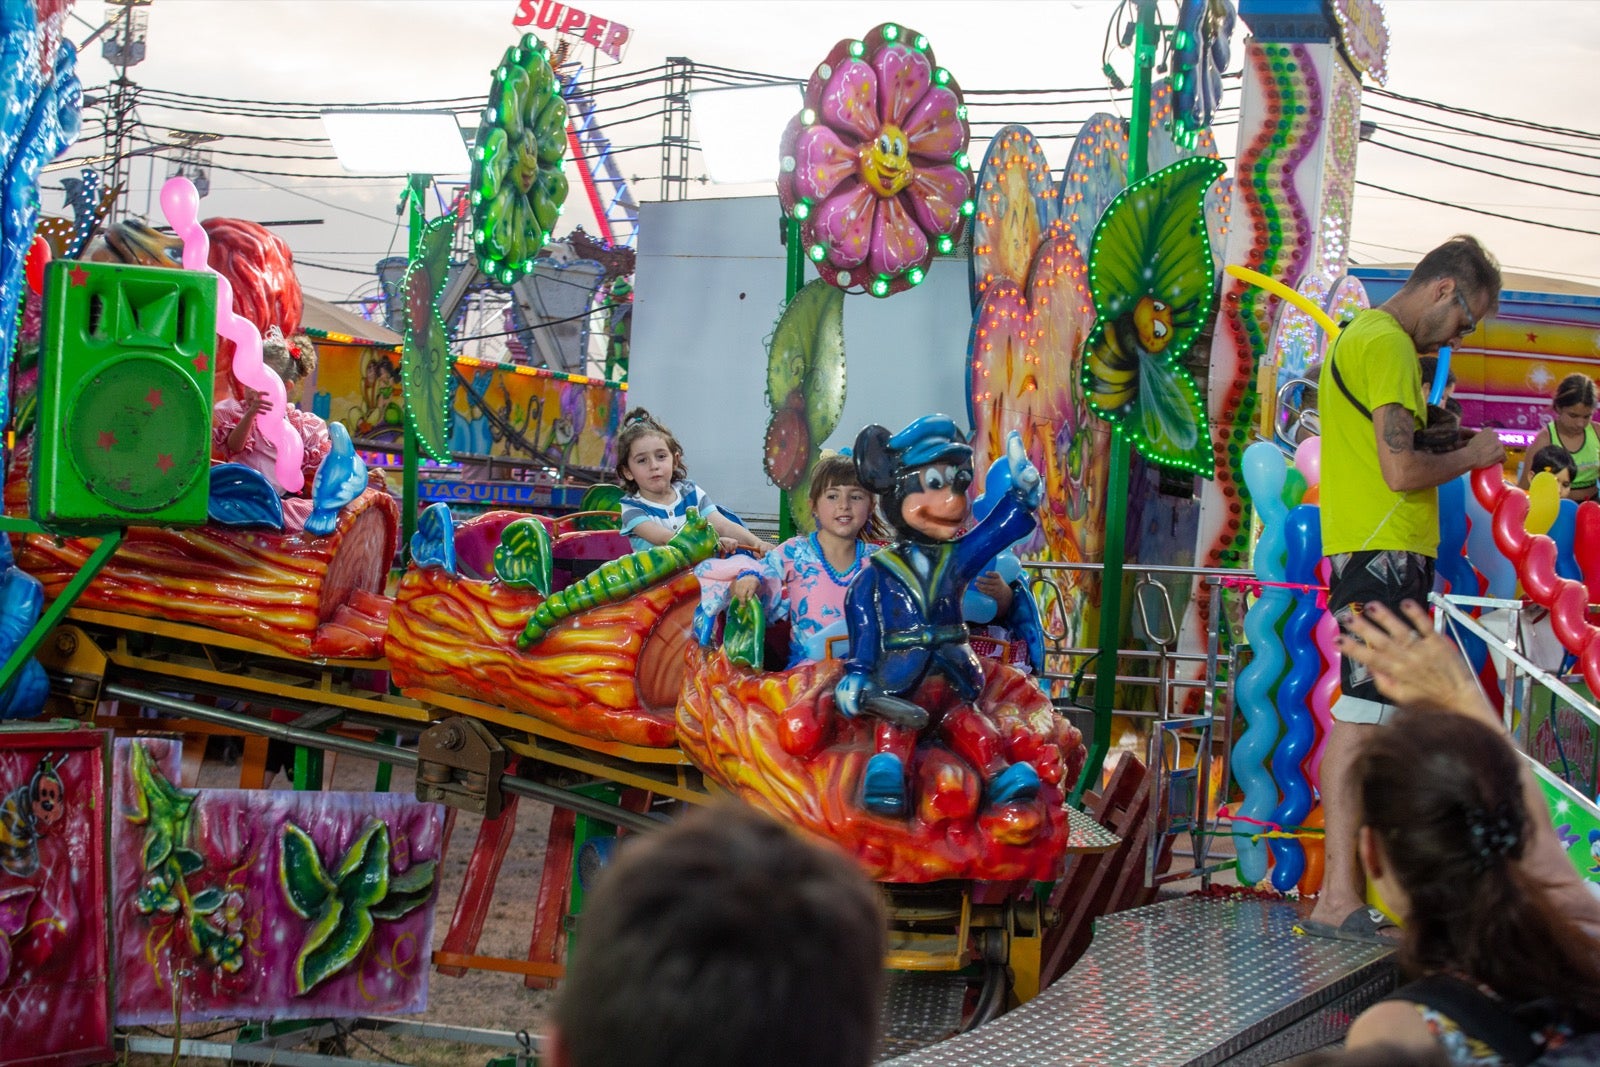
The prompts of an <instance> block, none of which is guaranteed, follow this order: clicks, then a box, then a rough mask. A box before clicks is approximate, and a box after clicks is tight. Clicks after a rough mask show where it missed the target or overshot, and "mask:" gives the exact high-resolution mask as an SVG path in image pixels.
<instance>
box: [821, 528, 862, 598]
mask: <svg viewBox="0 0 1600 1067" xmlns="http://www.w3.org/2000/svg"><path fill="white" fill-rule="evenodd" d="M811 547H812V548H814V549H816V552H817V558H818V559H820V560H822V566H823V567H824V568H826V569H827V571H828V577H829V578H832V579H833V581H834V584H835V585H849V584H850V579H851V578H852V577H854V575H855V573H856V568H857V567H859V566H860V565H861V550H862V548H863V547H865V546H864V545H863V544H862V543H861V541H859V540H857V541H856V544H855V549H856V558H855V559H853V560H851V561H850V566H848V567H846V568H845V569H844V570H843V571H842V572H841V571H839V570H837V569H835V568H834V565H833V561H832V560H830V559H829V558H828V554H827V553H826V552H824V551H823V550H822V542H821V541H820V540H818V539H817V535H816V532H815V531H812V534H811Z"/></svg>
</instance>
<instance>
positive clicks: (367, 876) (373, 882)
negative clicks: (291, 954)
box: [280, 822, 390, 996]
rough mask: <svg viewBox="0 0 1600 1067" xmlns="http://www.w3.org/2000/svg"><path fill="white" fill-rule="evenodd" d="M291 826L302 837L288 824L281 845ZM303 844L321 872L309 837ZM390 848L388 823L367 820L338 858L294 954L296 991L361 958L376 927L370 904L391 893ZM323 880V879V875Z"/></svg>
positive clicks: (303, 991)
mask: <svg viewBox="0 0 1600 1067" xmlns="http://www.w3.org/2000/svg"><path fill="white" fill-rule="evenodd" d="M290 829H293V830H294V831H295V832H296V834H297V835H298V836H300V837H305V833H304V831H301V830H300V829H299V828H298V827H293V826H292V824H291V825H290V826H286V827H285V828H284V841H285V844H287V842H288V840H289V836H290V835H289V830H290ZM304 844H305V845H306V846H309V851H310V856H311V858H312V859H316V860H317V867H318V868H319V870H320V868H321V861H320V859H318V858H317V854H316V848H315V847H314V846H312V845H311V841H310V839H309V838H306V840H305V842H304ZM389 852H390V849H389V828H388V826H386V825H385V824H383V823H381V822H370V823H368V824H367V826H366V827H365V829H363V830H362V832H361V836H360V837H358V838H356V840H355V842H354V843H353V844H352V845H351V846H350V849H349V851H348V852H346V853H345V854H344V857H343V858H342V859H341V860H340V861H339V864H338V866H337V867H336V868H335V869H334V872H333V875H332V879H331V880H332V883H333V885H332V887H331V892H328V893H327V894H326V896H325V897H324V899H323V901H322V905H321V908H320V911H319V912H318V913H317V915H316V922H315V923H314V924H313V925H312V927H311V932H310V933H309V934H307V935H306V940H305V943H304V944H303V945H301V946H300V954H299V955H298V956H297V957H296V958H295V969H294V980H295V992H296V993H298V994H300V995H302V996H303V995H304V994H306V993H308V992H310V991H311V990H312V989H315V988H316V987H317V985H319V984H320V983H322V982H323V981H326V980H327V979H328V978H331V977H332V976H333V975H335V974H338V973H339V972H340V971H342V970H344V969H345V968H346V967H348V966H350V964H352V963H354V962H355V961H356V960H357V959H359V958H360V956H361V951H362V949H364V948H366V946H367V942H368V941H369V940H370V939H371V937H372V931H373V930H374V929H375V928H376V924H375V922H374V918H373V914H372V909H373V906H374V905H376V904H378V903H379V902H380V901H382V900H383V898H384V897H386V896H387V895H388V893H389ZM284 856H285V866H283V867H280V871H281V872H282V873H283V874H284V878H283V881H284V886H285V889H286V890H287V889H288V887H289V885H290V880H289V878H288V874H287V870H286V865H287V862H288V852H287V849H285V852H284ZM324 878H325V880H326V876H324ZM286 895H288V896H289V903H290V906H291V907H293V908H295V910H296V911H297V912H300V907H299V904H300V903H303V901H297V900H296V899H295V898H294V896H293V895H292V893H291V894H286ZM301 914H304V913H303V912H301Z"/></svg>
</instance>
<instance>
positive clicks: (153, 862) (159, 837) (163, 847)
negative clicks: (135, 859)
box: [140, 827, 172, 871]
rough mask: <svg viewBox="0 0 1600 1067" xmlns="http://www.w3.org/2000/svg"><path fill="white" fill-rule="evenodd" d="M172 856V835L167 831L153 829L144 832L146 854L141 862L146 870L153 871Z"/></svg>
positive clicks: (144, 853) (141, 858)
mask: <svg viewBox="0 0 1600 1067" xmlns="http://www.w3.org/2000/svg"><path fill="white" fill-rule="evenodd" d="M170 855H172V835H171V834H169V833H167V832H166V831H165V830H160V829H156V828H154V827H152V828H151V829H149V830H146V831H145V832H144V852H143V854H142V856H141V857H140V862H141V863H143V864H144V869H145V870H147V871H153V870H155V869H156V868H157V867H159V866H161V865H162V864H163V863H165V862H166V861H167V857H168V856H170Z"/></svg>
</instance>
